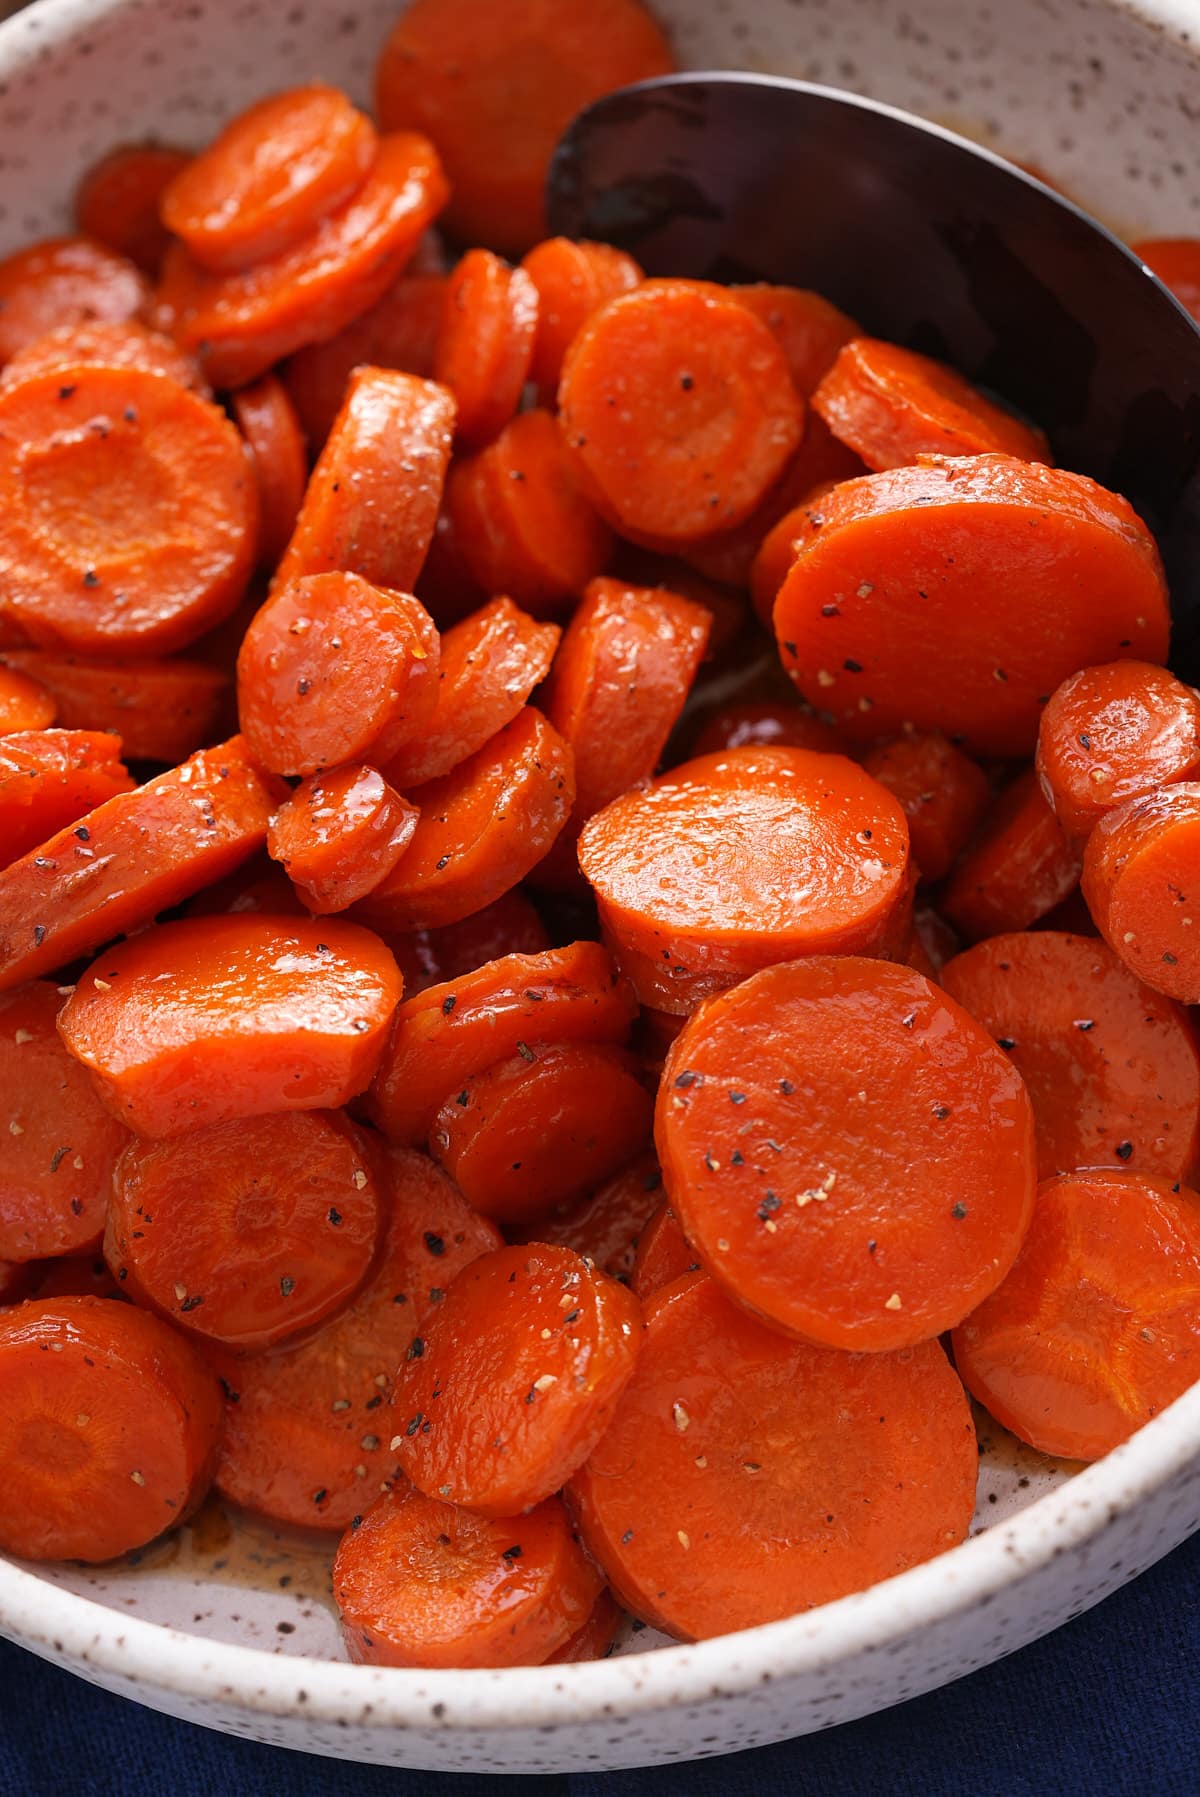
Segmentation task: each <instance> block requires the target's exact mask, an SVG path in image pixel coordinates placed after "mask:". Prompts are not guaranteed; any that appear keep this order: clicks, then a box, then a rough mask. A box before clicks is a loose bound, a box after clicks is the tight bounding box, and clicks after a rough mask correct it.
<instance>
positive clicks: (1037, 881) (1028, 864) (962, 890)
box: [864, 764, 1082, 942]
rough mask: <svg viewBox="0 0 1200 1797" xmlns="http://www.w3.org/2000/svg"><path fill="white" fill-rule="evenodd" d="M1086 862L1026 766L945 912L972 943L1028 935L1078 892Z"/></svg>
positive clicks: (957, 874) (954, 880) (953, 886)
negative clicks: (1021, 933) (1022, 932)
mask: <svg viewBox="0 0 1200 1797" xmlns="http://www.w3.org/2000/svg"><path fill="white" fill-rule="evenodd" d="M864 765H865V764H864ZM1081 864H1082V858H1081V855H1080V852H1079V849H1078V848H1077V847H1076V845H1075V843H1074V842H1072V840H1071V839H1070V837H1068V835H1067V834H1066V832H1065V830H1064V829H1063V827H1062V825H1061V823H1060V822H1059V821H1058V819H1057V817H1055V815H1054V812H1053V811H1052V810H1051V809H1050V806H1049V804H1048V803H1047V801H1046V798H1045V795H1044V794H1043V792H1042V789H1041V787H1040V786H1039V785H1038V781H1037V776H1036V774H1035V773H1034V772H1033V769H1032V768H1026V770H1025V772H1024V773H1023V774H1018V775H1017V777H1016V779H1015V780H1014V781H1013V782H1012V784H1011V785H1010V786H1009V787H1007V788H1006V789H1005V791H1004V792H1002V793H1001V795H1000V797H999V799H998V800H997V802H996V804H995V805H994V806H993V808H992V811H991V813H990V815H988V816H987V818H986V819H985V821H984V825H983V829H982V832H981V834H980V836H979V840H978V841H977V842H976V843H974V844H973V845H972V847H971V848H969V849H968V850H967V852H966V854H965V855H964V856H963V858H962V860H961V861H960V862H959V864H958V866H957V867H956V868H955V870H954V873H953V874H952V875H951V877H950V879H949V881H948V882H947V885H946V890H945V892H944V893H943V894H942V898H941V909H942V910H943V911H944V913H945V915H946V917H947V918H948V920H949V921H950V923H952V924H953V926H954V928H955V929H956V930H957V931H958V933H959V935H960V936H962V937H963V938H964V939H965V940H966V941H968V942H974V941H976V940H978V938H980V937H982V936H998V935H1000V934H1001V932H1003V931H1009V930H1025V929H1028V928H1029V926H1030V924H1034V923H1036V922H1037V921H1038V919H1039V918H1041V917H1044V916H1045V915H1046V913H1047V912H1049V911H1052V910H1053V909H1054V907H1055V906H1056V905H1060V904H1061V903H1062V901H1063V900H1064V899H1065V898H1066V897H1067V896H1068V894H1069V893H1070V892H1072V891H1073V889H1074V887H1075V884H1076V881H1077V880H1078V879H1079V870H1080V866H1081Z"/></svg>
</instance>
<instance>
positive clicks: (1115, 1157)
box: [938, 930, 1200, 1179]
mask: <svg viewBox="0 0 1200 1797" xmlns="http://www.w3.org/2000/svg"><path fill="white" fill-rule="evenodd" d="M938 979H939V982H940V983H941V984H942V986H944V988H945V990H946V991H947V992H948V993H949V994H950V996H951V997H952V998H953V999H955V1000H956V1001H957V1002H958V1003H959V1004H960V1005H962V1006H963V1008H964V1010H967V1011H970V1013H971V1015H972V1016H973V1017H977V1018H978V1019H979V1022H980V1023H981V1024H982V1025H983V1027H984V1028H985V1029H986V1030H987V1031H988V1032H989V1033H990V1034H991V1035H992V1036H993V1037H994V1038H995V1039H996V1041H997V1042H998V1043H999V1044H1000V1046H1001V1047H1002V1048H1003V1049H1004V1051H1005V1052H1006V1053H1007V1054H1009V1055H1010V1056H1011V1057H1012V1061H1013V1064H1014V1066H1015V1067H1016V1069H1017V1071H1018V1072H1019V1073H1020V1075H1021V1077H1022V1079H1023V1080H1024V1081H1025V1084H1026V1086H1027V1087H1028V1089H1029V1095H1030V1098H1031V1099H1032V1100H1033V1109H1034V1116H1035V1118H1036V1120H1037V1136H1038V1175H1039V1178H1042V1179H1047V1178H1049V1177H1050V1175H1051V1174H1053V1173H1067V1172H1070V1171H1071V1170H1072V1169H1073V1168H1075V1167H1100V1166H1107V1167H1128V1168H1129V1169H1130V1170H1131V1171H1132V1172H1135V1173H1146V1174H1152V1175H1154V1176H1155V1177H1157V1178H1161V1179H1181V1178H1183V1179H1187V1178H1191V1177H1192V1174H1193V1171H1194V1169H1195V1168H1196V1166H1197V1155H1198V1153H1200V1048H1198V1046H1197V1042H1196V1037H1195V1033H1194V1031H1193V1029H1192V1026H1191V1024H1190V1022H1189V1020H1188V1018H1187V1016H1186V1014H1185V1013H1184V1012H1183V1011H1181V1010H1180V1008H1179V1007H1178V1005H1175V1004H1172V1002H1171V1000H1170V999H1168V998H1163V997H1161V996H1160V995H1159V994H1158V993H1155V992H1151V991H1150V990H1149V989H1148V988H1147V987H1145V986H1143V985H1142V984H1141V983H1140V982H1139V981H1138V980H1137V979H1136V978H1135V977H1134V975H1133V974H1132V973H1131V972H1130V971H1129V969H1128V968H1127V967H1125V966H1124V965H1123V964H1122V963H1121V962H1120V961H1119V960H1118V959H1117V957H1116V956H1115V955H1114V954H1113V953H1112V952H1111V951H1110V950H1109V949H1108V948H1106V946H1105V945H1104V943H1102V942H1098V941H1097V940H1096V939H1095V937H1091V936H1073V935H1069V934H1067V933H1066V932H1062V931H1056V930H1038V931H1035V932H1033V933H1032V934H1022V935H1011V936H993V937H991V938H990V939H989V940H988V941H987V942H981V943H979V944H978V945H977V946H976V947H975V948H971V949H968V950H967V951H966V953H965V954H961V955H956V956H955V957H954V958H953V959H952V960H949V961H947V962H946V964H945V966H944V967H943V968H942V970H941V973H940V974H939V975H938Z"/></svg>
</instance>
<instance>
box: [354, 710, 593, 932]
mask: <svg viewBox="0 0 1200 1797" xmlns="http://www.w3.org/2000/svg"><path fill="white" fill-rule="evenodd" d="M420 796H421V816H420V819H419V820H418V823H417V828H416V832H415V834H414V836H413V839H412V842H411V844H410V846H409V849H408V852H407V853H406V854H405V856H404V858H403V860H402V861H401V862H400V864H399V866H398V867H397V868H396V870H395V872H394V873H392V874H390V875H389V876H388V878H387V879H386V880H384V882H383V884H382V885H381V886H377V887H376V888H375V889H374V891H373V892H372V893H371V894H370V895H369V897H368V898H366V899H365V900H364V901H363V903H362V906H361V911H362V915H363V917H364V918H365V919H366V920H367V922H368V923H369V922H370V921H371V920H372V919H373V918H378V919H379V921H380V923H381V925H383V926H384V927H386V928H390V929H398V930H419V929H427V928H430V927H431V926H435V925H438V924H447V923H457V922H458V921H459V919H460V918H464V917H470V916H471V914H472V912H474V911H477V910H479V908H480V907H481V906H482V905H488V904H490V903H491V902H492V900H493V899H497V898H500V897H501V895H502V894H503V893H505V892H507V891H509V889H510V888H511V887H513V886H516V885H517V884H518V883H519V882H520V881H521V880H523V879H524V878H525V875H526V874H527V873H529V871H530V870H531V868H533V867H535V866H536V865H537V863H538V862H539V861H540V860H541V859H542V856H543V855H544V854H545V853H546V851H547V849H548V848H549V847H550V845H551V843H552V842H553V841H554V839H555V837H556V836H557V835H558V833H559V831H560V830H561V829H562V827H563V825H564V824H565V823H566V821H567V818H568V817H569V816H570V812H571V806H572V804H573V803H574V800H575V778H574V773H573V771H572V762H571V751H570V748H569V747H568V745H567V744H566V743H565V742H564V741H563V740H562V738H561V736H559V734H558V732H557V731H556V730H554V729H553V728H552V727H551V726H550V725H549V724H548V723H547V722H546V720H545V718H544V717H543V716H542V714H541V712H540V711H535V709H534V707H533V706H532V705H526V706H524V707H523V708H522V709H521V711H520V712H519V713H518V714H517V716H516V717H515V718H514V719H513V721H512V723H511V724H506V725H505V727H504V729H503V730H499V731H497V732H496V735H495V736H493V737H492V738H491V740H490V741H489V742H487V743H485V744H484V746H483V748H482V749H478V750H476V752H475V754H474V755H469V756H468V757H467V759H466V760H465V761H460V762H459V764H458V766H457V767H456V768H454V769H453V770H452V771H451V772H450V773H448V774H445V775H443V777H442V778H441V779H440V780H431V781H429V783H428V785H426V786H423V787H422V788H421V795H420Z"/></svg>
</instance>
